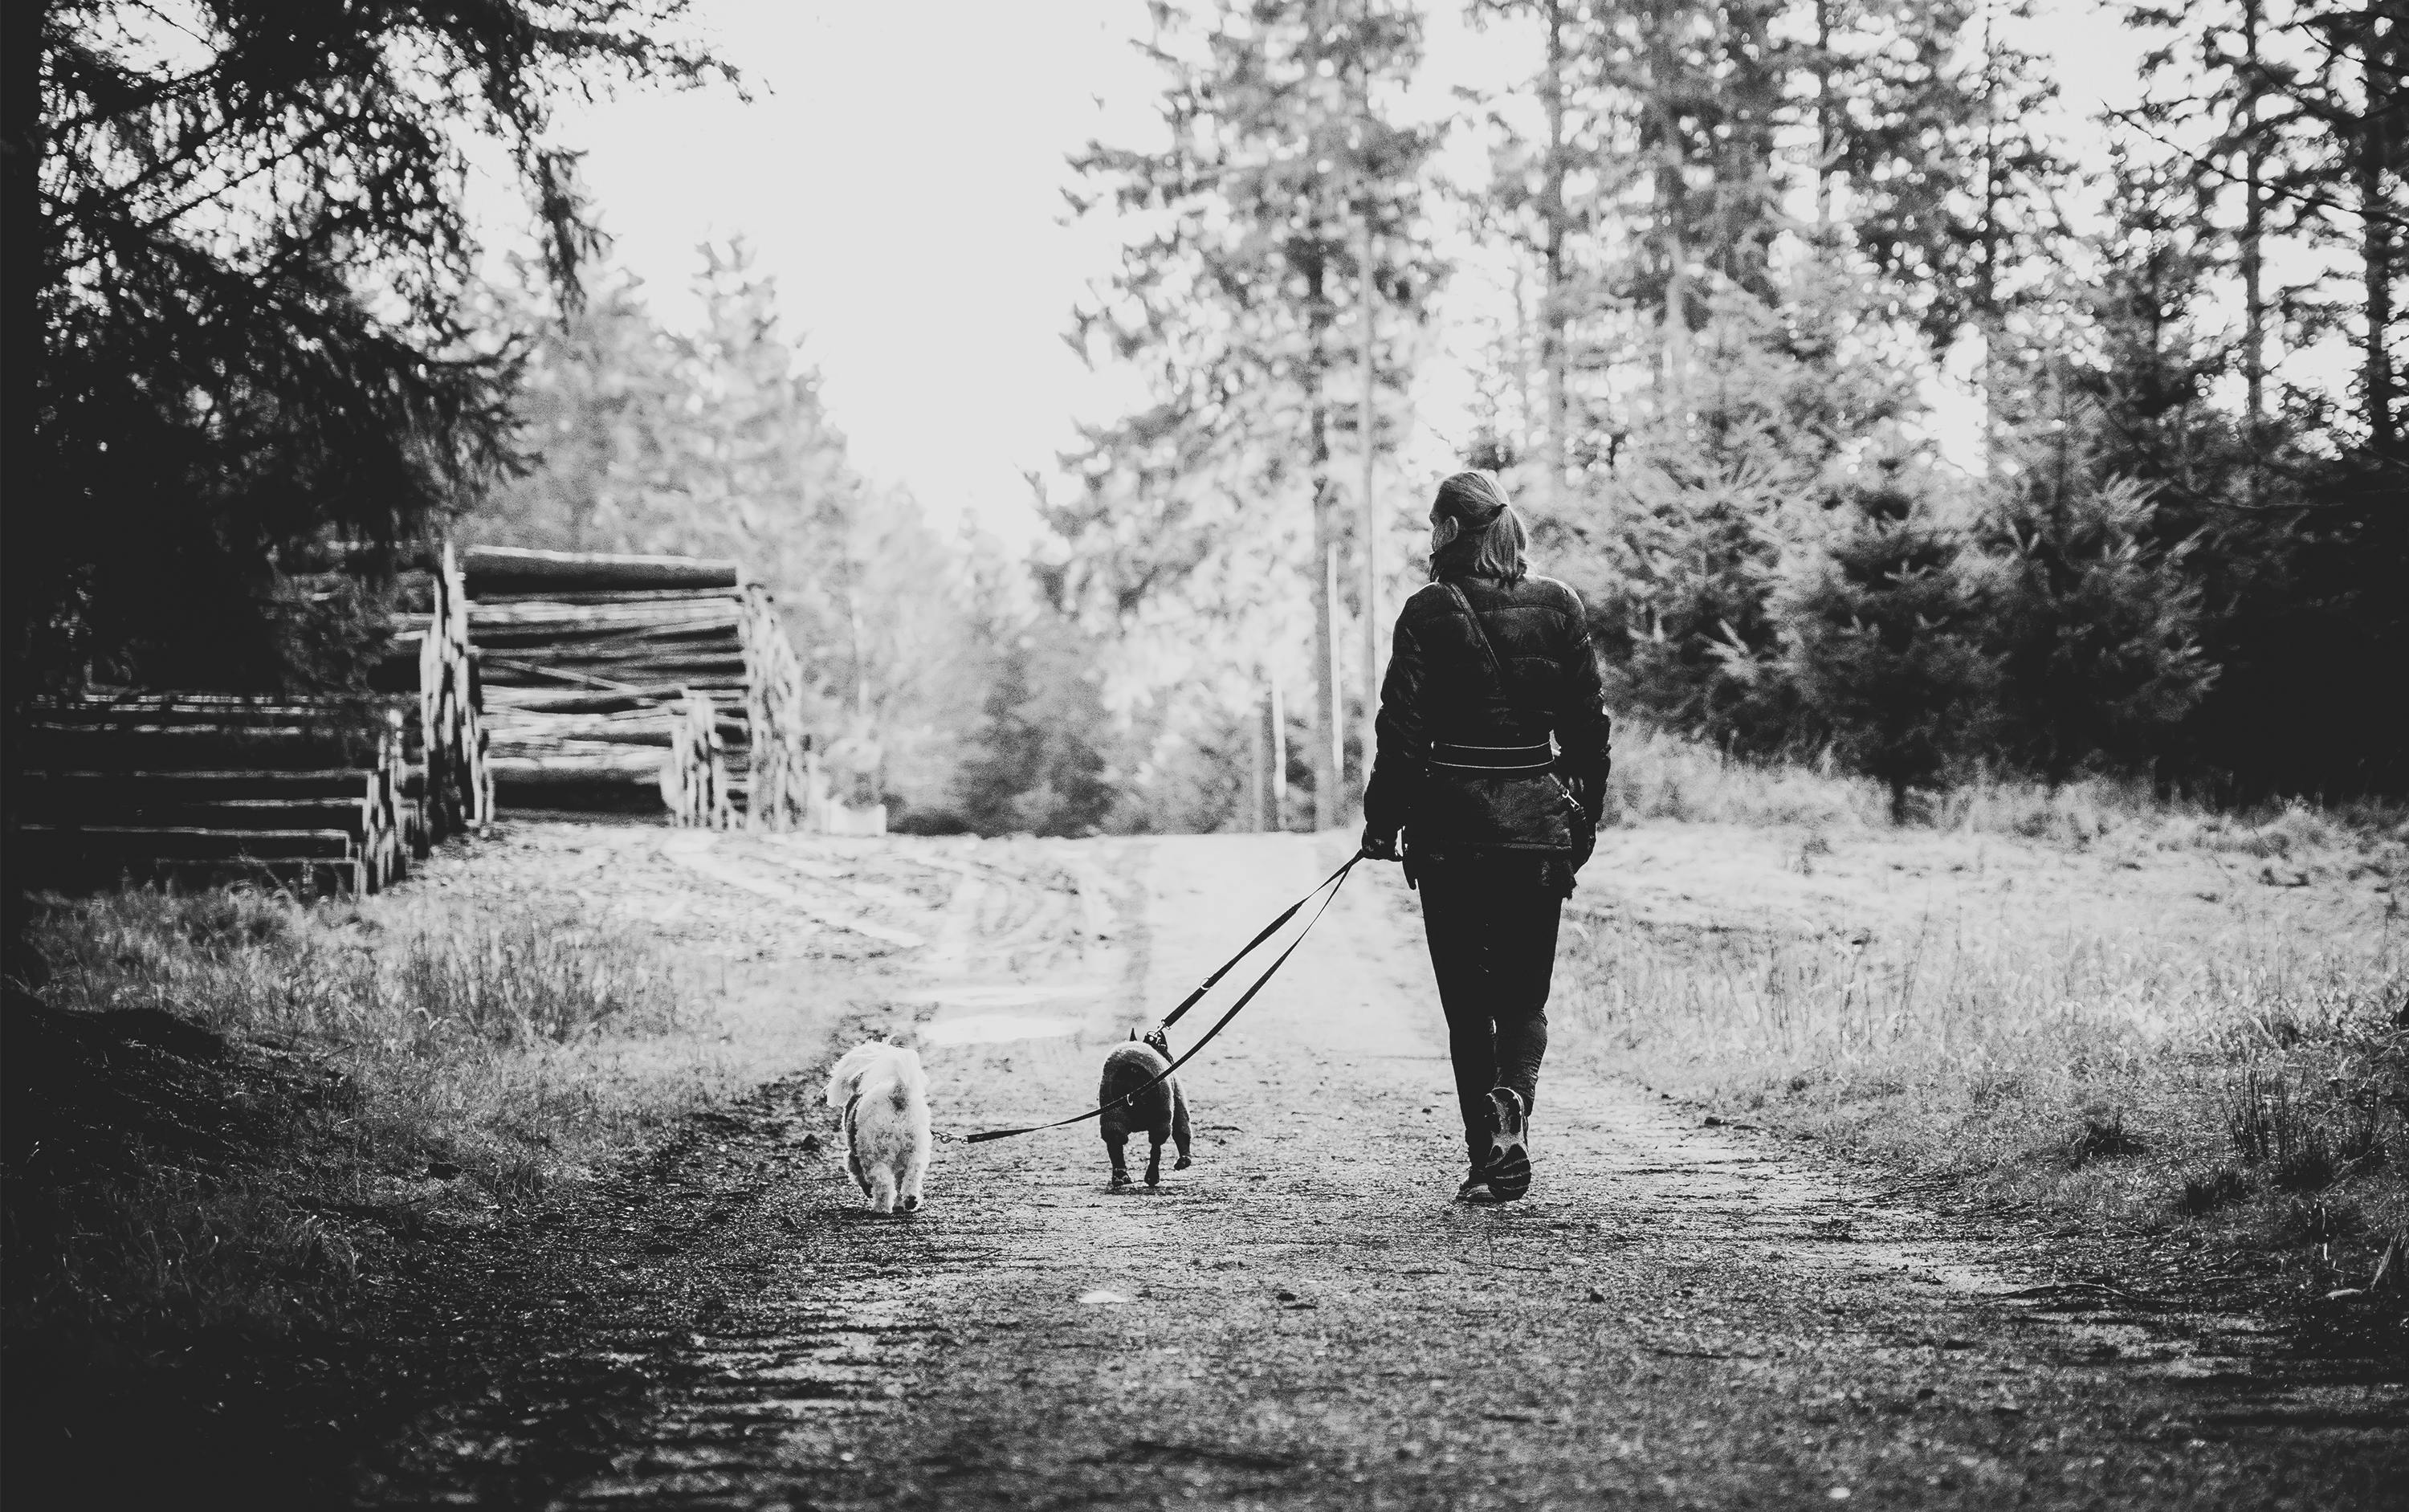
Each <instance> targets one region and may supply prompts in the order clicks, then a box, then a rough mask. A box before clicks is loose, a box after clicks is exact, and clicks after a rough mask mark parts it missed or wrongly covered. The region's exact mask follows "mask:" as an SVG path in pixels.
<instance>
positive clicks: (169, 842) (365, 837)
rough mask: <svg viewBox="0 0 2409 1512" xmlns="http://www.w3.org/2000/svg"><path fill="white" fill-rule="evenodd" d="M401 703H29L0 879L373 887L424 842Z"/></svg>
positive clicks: (399, 869) (308, 890)
mask: <svg viewBox="0 0 2409 1512" xmlns="http://www.w3.org/2000/svg"><path fill="white" fill-rule="evenodd" d="M405 728H406V726H405V723H404V721H403V718H402V713H401V711H400V709H398V708H397V707H393V706H390V705H385V706H382V707H380V706H378V705H376V704H374V703H368V704H363V703H362V702H360V701H358V700H339V699H306V700H304V699H294V698H283V699H277V700H269V699H263V698H244V697H240V696H236V695H213V694H204V693H123V694H116V695H104V696H96V697H86V698H57V699H47V700H42V701H39V702H37V703H36V704H34V705H33V706H32V708H31V709H30V710H29V711H28V713H27V716H26V718H25V719H24V720H23V721H22V724H21V725H20V727H19V729H18V731H17V734H18V739H19V742H20V746H19V766H18V770H16V771H15V773H14V774H13V777H12V781H11V784H10V787H11V791H10V793H9V808H10V811H11V817H12V819H13V820H14V825H13V832H12V833H11V835H10V837H9V844H10V856H9V865H10V869H11V870H12V871H15V872H16V873H17V874H18V875H20V876H22V877H25V878H27V879H29V880H32V879H38V881H39V882H41V883H42V884H46V885H50V886H108V885H109V884H112V883H115V882H117V881H119V880H120V879H121V878H126V877H131V878H133V879H134V880H137V881H162V882H165V881H209V880H217V879H221V878H226V877H250V878H255V879H259V880H265V881H272V882H274V883H276V884H277V885H279V886H285V887H289V888H292V889H293V890H295V891H296V892H299V893H302V894H303V895H305V896H315V895H317V894H319V893H322V892H375V891H378V890H379V889H381V888H382V887H384V886H386V885H388V884H390V883H392V882H395V881H397V880H398V879H400V878H401V877H402V876H403V875H404V874H406V873H407V871H409V865H410V860H411V857H413V856H418V857H423V856H425V855H426V848H427V846H428V844H429V843H430V842H431V839H432V836H431V835H430V833H429V828H428V825H427V823H426V817H425V811H424V808H423V806H422V803H421V801H420V799H421V796H422V794H423V791H424V786H423V779H421V778H419V777H417V776H414V775H413V774H412V772H411V770H410V768H409V765H408V763H407V761H406V759H405V756H404V749H403V748H404V739H405V737H404V730H405Z"/></svg>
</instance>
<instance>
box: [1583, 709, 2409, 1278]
mask: <svg viewBox="0 0 2409 1512" xmlns="http://www.w3.org/2000/svg"><path fill="white" fill-rule="evenodd" d="M1617 768H1618V772H1617V782H1618V785H1619V786H1620V787H1621V788H1622V793H1621V797H1622V799H1623V822H1624V824H1625V825H1626V826H1627V827H1629V828H1628V829H1627V830H1626V831H1624V832H1625V833H1628V834H1632V835H1635V836H1644V837H1646V838H1647V840H1648V841H1649V842H1651V848H1650V854H1651V857H1652V858H1654V859H1659V860H1663V859H1664V858H1665V857H1674V858H1676V859H1681V858H1685V857H1687V856H1688V855H1689V854H1690V853H1691V852H1693V851H1698V850H1703V849H1705V848H1707V847H1709V845H1710V844H1712V843H1723V842H1724V837H1723V836H1722V835H1720V834H1719V833H1715V832H1712V827H1715V826H1748V827H1753V828H1763V829H1773V830H1779V831H1784V832H1787V833H1790V834H1791V835H1792V836H1793V838H1792V839H1789V840H1786V841H1783V842H1781V845H1782V847H1783V849H1784V850H1785V852H1786V854H1788V856H1789V857H1790V859H1789V860H1788V862H1787V863H1786V864H1785V865H1783V866H1782V867H1781V868H1780V870H1781V871H1788V872H1793V873H1797V872H1806V873H1810V874H1812V875H1813V876H1814V877H1815V884H1814V885H1815V886H1829V887H1830V888H1831V889H1832V890H1833V891H1834V892H1836V893H1838V894H1839V900H1838V901H1836V902H1832V903H1831V906H1832V907H1833V908H1835V909H1845V908H1847V907H1849V906H1851V905H1852V903H1857V904H1861V905H1862V907H1863V909H1864V911H1865V913H1866V914H1867V915H1868V916H1874V917H1879V918H1881V919H1882V924H1881V926H1880V927H1873V928H1861V929H1851V928H1846V927H1832V926H1831V925H1830V924H1828V923H1826V924H1825V925H1824V926H1822V927H1816V926H1814V925H1812V924H1811V923H1810V922H1802V920H1800V919H1799V918H1796V917H1782V916H1777V917H1775V918H1774V919H1772V920H1771V921H1770V922H1769V923H1768V922H1767V919H1766V917H1765V916H1764V915H1763V914H1762V913H1761V912H1759V913H1758V914H1756V915H1755V916H1751V914H1750V908H1751V906H1752V905H1753V904H1755V903H1758V902H1760V901H1761V900H1762V899H1763V898H1764V897H1766V896H1767V895H1770V894H1773V893H1775V892H1777V891H1778V889H1779V887H1780V886H1782V885H1783V884H1789V885H1791V886H1793V887H1794V890H1795V889H1796V888H1798V887H1803V886H1806V884H1804V883H1802V882H1801V881H1800V879H1799V878H1797V877H1796V876H1788V877H1778V876H1771V875H1767V873H1768V872H1771V871H1774V870H1775V868H1774V867H1772V866H1771V865H1770V864H1767V863H1766V862H1764V861H1759V862H1758V863H1756V864H1757V866H1758V871H1757V872H1756V873H1755V874H1754V875H1753V876H1752V875H1751V874H1750V873H1749V872H1748V871H1746V870H1745V869H1744V868H1742V867H1739V866H1738V865H1737V864H1736V863H1732V862H1730V861H1728V860H1727V859H1726V860H1725V861H1724V862H1723V863H1722V869H1721V870H1720V871H1718V870H1715V869H1714V867H1713V866H1710V865H1709V864H1708V863H1705V862H1700V863H1697V864H1696V865H1695V867H1693V868H1692V869H1691V870H1688V871H1681V872H1680V873H1679V877H1678V882H1663V883H1661V884H1659V886H1660V888H1669V887H1672V886H1677V885H1678V886H1681V887H1682V888H1684V889H1688V890H1684V891H1681V893H1680V894H1679V895H1678V896H1679V897H1680V898H1681V900H1683V902H1682V903H1681V905H1679V906H1677V907H1673V908H1667V909H1660V910H1658V911H1657V912H1656V914H1654V916H1651V914H1650V913H1649V911H1648V910H1647V909H1646V908H1645V907H1637V906H1617V905H1616V903H1615V902H1613V901H1609V902H1608V903H1607V904H1604V905H1600V904H1598V903H1595V902H1590V903H1587V904H1584V903H1582V902H1581V899H1594V898H1596V897H1598V896H1600V895H1603V896H1605V897H1607V898H1608V899H1609V900H1613V899H1615V897H1616V889H1618V888H1620V889H1622V890H1623V894H1624V895H1625V896H1624V898H1623V901H1624V902H1625V903H1628V902H1629V901H1630V900H1632V899H1633V898H1643V899H1644V897H1646V896H1648V895H1647V894H1645V891H1644V887H1645V884H1644V883H1635V882H1633V881H1631V880H1630V879H1628V878H1624V877H1619V876H1616V875H1615V874H1614V871H1613V869H1614V868H1615V866H1616V864H1617V857H1615V856H1614V855H1613V854H1612V853H1611V851H1602V853H1601V855H1602V858H1603V870H1604V871H1605V873H1606V874H1605V876H1604V878H1602V879H1601V878H1600V876H1599V872H1598V871H1592V872H1590V873H1585V875H1584V880H1583V887H1582V893H1581V895H1580V899H1577V900H1576V907H1575V910H1574V912H1573V914H1572V915H1571V918H1570V920H1569V925H1570V927H1569V928H1568V929H1566V931H1565V945H1564V948H1563V953H1562V958H1561V959H1560V963H1559V969H1558V990H1557V994H1556V998H1555V1007H1554V1010H1553V1012H1552V1015H1551V1016H1553V1017H1555V1018H1556V1019H1557V1020H1558V1021H1559V1022H1561V1023H1562V1024H1564V1026H1565V1029H1566V1030H1568V1031H1569V1032H1568V1033H1567V1035H1566V1038H1567V1040H1569V1041H1570V1042H1571V1043H1570V1044H1568V1045H1567V1048H1568V1049H1570V1050H1572V1051H1573V1052H1574V1053H1575V1054H1585V1055H1587V1056H1588V1057H1590V1058H1594V1059H1598V1060H1602V1061H1603V1062H1605V1063H1607V1064H1608V1065H1610V1066H1612V1067H1613V1068H1614V1069H1615V1070H1617V1071H1619V1072H1623V1073H1627V1074H1631V1075H1634V1076H1637V1077H1638V1078H1639V1079H1640V1080H1642V1081H1644V1082H1645V1083H1647V1084H1648V1085H1650V1086H1652V1087H1657V1088H1660V1089H1664V1090H1666V1091H1668V1092H1670V1093H1672V1094H1676V1095H1680V1096H1682V1097H1685V1098H1690V1099H1695V1100H1696V1101H1698V1102H1702V1103H1704V1104H1705V1105H1706V1106H1708V1107H1709V1108H1712V1109H1714V1110H1716V1111H1718V1112H1720V1113H1722V1114H1723V1115H1724V1116H1730V1117H1735V1118H1739V1119H1745V1120H1748V1121H1753V1122H1759V1123H1762V1124H1765V1125H1767V1126H1769V1127H1773V1128H1777V1129H1780V1130H1785V1131H1790V1132H1796V1133H1805V1134H1811V1135H1813V1136H1815V1137H1818V1138H1820V1139H1825V1140H1827V1141H1830V1142H1833V1143H1834V1144H1835V1145H1838V1146H1839V1147H1841V1148H1843V1149H1846V1150H1848V1151H1851V1152H1853V1153H1855V1154H1858V1155H1861V1156H1864V1157H1867V1158H1869V1159H1875V1160H1878V1161H1881V1162H1883V1163H1886V1164H1889V1165H1892V1166H1894V1167H1897V1168H1899V1169H1902V1170H1906V1171H1910V1172H1913V1173H1916V1174H1922V1175H1926V1176H1932V1177H1939V1178H1944V1179H1947V1180H1949V1181H1952V1182H1954V1183H1957V1184H1960V1185H1962V1186H1964V1187H1965V1188H1968V1189H1969V1190H1971V1191H1973V1192H1976V1193H1979V1194H1981V1195H1983V1196H1985V1197H1987V1198H1991V1199H1995V1200H1998V1201H2003V1202H2012V1203H2015V1204H2019V1205H2022V1206H2025V1207H2027V1208H2030V1209H2035V1210H2038V1211H2041V1212H2043V1213H2050V1214H2056V1215H2057V1216H2058V1217H2060V1219H2061V1220H2062V1222H2063V1223H2064V1224H2067V1225H2071V1226H2076V1227H2083V1228H2086V1229H2087V1228H2095V1227H2105V1228H2110V1229H2113V1230H2116V1231H2126V1232H2135V1233H2144V1234H2163V1233H2167V1232H2169V1231H2184V1232H2185V1233H2187V1234H2188V1235H2190V1236H2193V1237H2196V1238H2198V1239H2199V1240H2200V1242H2201V1243H2203V1244H2205V1245H2209V1246H2214V1247H2215V1248H2216V1249H2218V1250H2221V1251H2223V1252H2224V1253H2225V1254H2227V1255H2229V1256H2252V1255H2256V1256H2258V1257H2260V1258H2261V1259H2262V1260H2264V1261H2265V1262H2266V1263H2268V1264H2271V1265H2274V1266H2276V1267H2278V1268H2280V1269H2282V1270H2283V1271H2284V1272H2285V1273H2286V1274H2290V1275H2293V1276H2295V1277H2296V1278H2297V1280H2298V1281H2299V1283H2300V1284H2301V1286H2302V1287H2303V1288H2304V1289H2311V1290H2315V1291H2319V1292H2322V1291H2325V1290H2330V1289H2350V1288H2364V1287H2366V1286H2367V1285H2368V1284H2369V1282H2370V1280H2371V1278H2372V1277H2373V1275H2374V1274H2375V1273H2376V1271H2377V1268H2378V1265H2379V1262H2380V1261H2381V1260H2382V1258H2383V1256H2384V1255H2385V1253H2386V1252H2387V1249H2390V1250H2391V1251H2392V1253H2393V1259H2392V1260H2391V1262H2390V1266H2389V1268H2388V1270H2387V1287H2398V1286H2399V1285H2400V1284H2401V1279H2402V1278H2401V1276H2400V1269H2401V1266H2402V1260H2403V1259H2404V1257H2403V1255H2402V1253H2401V1251H2402V1247H2403V1246H2409V928H2404V926H2403V924H2402V921H2401V920H2400V916H2399V915H2400V906H2399V904H2398V902H2397V901H2396V900H2397V899H2398V897H2399V894H2398V893H2397V892H2395V891H2393V890H2392V889H2393V888H2394V887H2395V886H2396V885H2400V884H2409V864H2404V847H2403V844H2402V842H2403V840H2404V839H2409V835H2404V833H2403V831H2402V822H2401V817H2400V814H2399V811H2397V810H2388V809H2383V808H2370V809H2365V810H2360V811H2354V812H2342V813H2336V812H2331V811H2326V810H2320V809H2316V808H2313V807H2310V806H2306V805H2289V806H2285V807H2280V808H2272V809H2270V810H2267V811H2265V812H2262V813H2258V814H2215V813H2211V812H2206V811H2199V810H2192V809H2187V808H2184V807H2180V806H2171V805H2157V804H2153V803H2152V802H2150V801H2149V800H2148V799H2147V798H2146V796H2145V795H2142V794H2139V793H2136V792H2133V791H2130V790H2127V789H2122V788H2118V787H2115V786H2113V785H2076V786H2070V787H2068V788H2063V789H2060V790H2058V791H2057V792H2056V793H2051V792H2048V791H2047V790H2045V789H2041V788H2037V787H2026V786H2018V785H1989V786H1987V787H1983V786H1978V787H1974V788H1969V789H1964V790H1960V791H1958V792H1955V793H1953V794H1951V795H1949V796H1947V797H1946V798H1944V799H1940V800H1938V801H1936V802H1935V803H1934V804H1932V805H1930V806H1929V807H1928V809H1927V811H1926V815H1925V822H1924V823H1922V824H1918V825H1911V826H1909V827H1906V828H1893V827H1891V826H1890V825H1888V824H1887V823H1886V822H1885V821H1884V819H1883V818H1882V804H1881V798H1880V795H1879V794H1877V793H1874V792H1873V791H1872V790H1871V789H1869V788H1868V787H1866V786H1865V785H1860V784H1855V783H1853V782H1850V781H1848V780H1845V779H1838V778H1828V777H1825V776H1824V775H1822V774H1819V773H1816V772H1814V771H1812V770H1805V769H1800V768H1796V767H1791V768H1759V767H1755V766H1753V765H1751V764H1746V763H1738V762H1731V761H1727V760H1725V759H1724V758H1722V757H1720V756H1717V755H1716V754H1715V753H1713V752H1710V751H1702V750H1699V749H1698V748H1696V747H1695V746H1690V745H1687V744H1686V742H1679V741H1676V740H1673V739H1671V738H1668V737H1663V736H1653V735H1642V736H1640V737H1639V738H1638V739H1637V740H1634V741H1632V742H1629V744H1628V746H1627V747H1624V748H1623V749H1619V751H1618V756H1617ZM1969 836H1971V837H1975V838H1973V839H1968V838H1965V837H1969ZM1759 844H1760V847H1761V850H1762V851H1763V853H1764V854H1766V855H1770V854H1772V853H1773V846H1772V845H1771V844H1769V843H1767V842H1759ZM1836 849H1837V850H1839V851H1842V852H1846V853H1848V855H1847V856H1846V857H1842V858H1843V859H1855V860H1857V861H1858V869H1857V871H1854V872H1853V873H1850V874H1849V875H1847V876H1845V877H1841V878H1839V880H1835V874H1834V868H1833V865H1832V860H1831V858H1832V857H1834V856H1835V852H1836ZM1730 853H1734V852H1733V847H1731V846H1729V845H1727V844H1726V845H1725V846H1724V852H1719V853H1718V854H1719V855H1727V854H1730ZM2202 853H2206V856H2205V857H2204V858H2202V859H2197V860H2190V861H2186V860H2185V856H2186V855H2190V856H2195V857H2198V856H2201V855H2202ZM1968 857H1973V858H1974V860H1973V862H1972V865H1971V866H1970V867H1969V860H1968ZM1983 857H1988V860H1989V865H1990V866H1991V867H1992V868H1993V869H1994V870H1995V871H2008V870H2010V869H2011V867H2013V868H2014V869H2016V870H2015V872H2014V880H2013V881H2012V882H2011V881H2007V880H2005V879H2003V878H2001V877H1999V876H1997V875H1994V877H1993V878H1991V879H1990V880H1989V881H1988V882H1987V883H1985V884H1981V885H1978V884H1976V883H1973V882H1971V881H1969V880H1968V876H1970V873H1971V871H1977V870H1980V869H1981V868H1982V867H1983ZM2236 859H2239V860H2240V861H2241V862H2242V863H2243V864H2242V866H2241V867H2240V868H2239V869H2238V870H2237V869H2236V868H2235V867H2234V866H2233V862H2234V861H2235V860H2236ZM2211 861H2213V862H2214V866H2215V868H2217V869H2218V871H2215V872H2212V873H2211V874H2212V875H2223V876H2226V877H2231V878H2235V879H2237V882H2238V883H2239V884H2241V886H2236V884H2235V883H2225V884H2220V886H2221V888H2222V890H2221V891H2206V890H2204V891H2200V892H2198V893H2191V892H2184V891H2180V889H2181V888H2183V887H2187V886H2191V885H2192V884H2191V883H2190V882H2187V881H2184V880H2183V879H2184V878H2187V877H2190V876H2192V875H2193V871H2208V869H2209V865H2210V862H2211ZM1901 867H1908V868H1910V869H1911V870H1912V871H1921V872H1924V873H1927V874H1928V875H1927V876H1926V878H1925V879H1924V880H1922V881H1920V882H1918V883H1916V884H1914V886H1919V887H1923V888H1926V889H1929V891H1928V892H1927V893H1926V894H1923V895H1921V896H1926V897H1928V898H1930V899H1932V900H1934V901H1932V902H1931V903H1928V904H1927V905H1926V911H1925V912H1924V913H1922V914H1921V915H1920V916H1915V915H1909V914H1904V913H1903V905H1902V902H1901V899H1900V897H1899V894H1900V892H1902V891H1903V890H1904V888H1905V886H1906V885H1900V886H1896V887H1894V888H1893V889H1892V890H1891V892H1890V893H1889V894H1886V895H1885V894H1878V893H1877V892H1876V891H1875V890H1874V889H1875V886H1876V884H1875V882H1874V881H1873V880H1872V879H1873V878H1874V877H1878V876H1880V877H1887V876H1892V875H1896V874H1897V869H1899V868H1901ZM2186 867H2188V868H2190V869H2193V870H2192V871H2185V870H2183V869H2184V868H2186ZM1961 873H1962V874H1967V875H1960V874H1961ZM2019 885H2020V886H2019ZM1980 886H1987V887H1988V888H1989V889H1990V890H1989V891H1980V890H1978V888H1979V887H1980ZM1850 889H1855V891H1854V893H1852V892H1851V891H1850ZM1653 896H1656V897H1659V898H1662V897H1663V896H1665V895H1664V893H1663V892H1662V891H1661V890H1660V891H1659V892H1658V893H1657V894H1655V895H1653ZM2170 900H2180V901H2181V903H2182V904H2183V905H2185V906H2184V907H2182V908H2178V907H2176V906H2174V904H2173V903H2172V902H2171V901H2170ZM2266 900H2285V901H2290V900H2301V902H2300V907H2299V908H2298V909H2296V910H2294V911H2292V912H2288V913H2287V912H2285V911H2283V910H2278V909H2275V908H2272V907H2271V906H2268V905H2267V903H2266ZM1826 901H1828V900H1826ZM2203 903H2204V904H2205V905H2208V906H2203ZM2313 903H2314V905H2315V906H2314V909H2313V907H2312V904H2313ZM1878 904H1879V905H1880V907H1877V905H1878ZM2316 910H2321V911H2316ZM1903 918H1905V919H1908V920H1909V922H1907V923H1905V924H1902V923H1901V922H1900V921H1901V920H1902V919H1903ZM2304 921H2308V922H2304Z"/></svg>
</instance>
